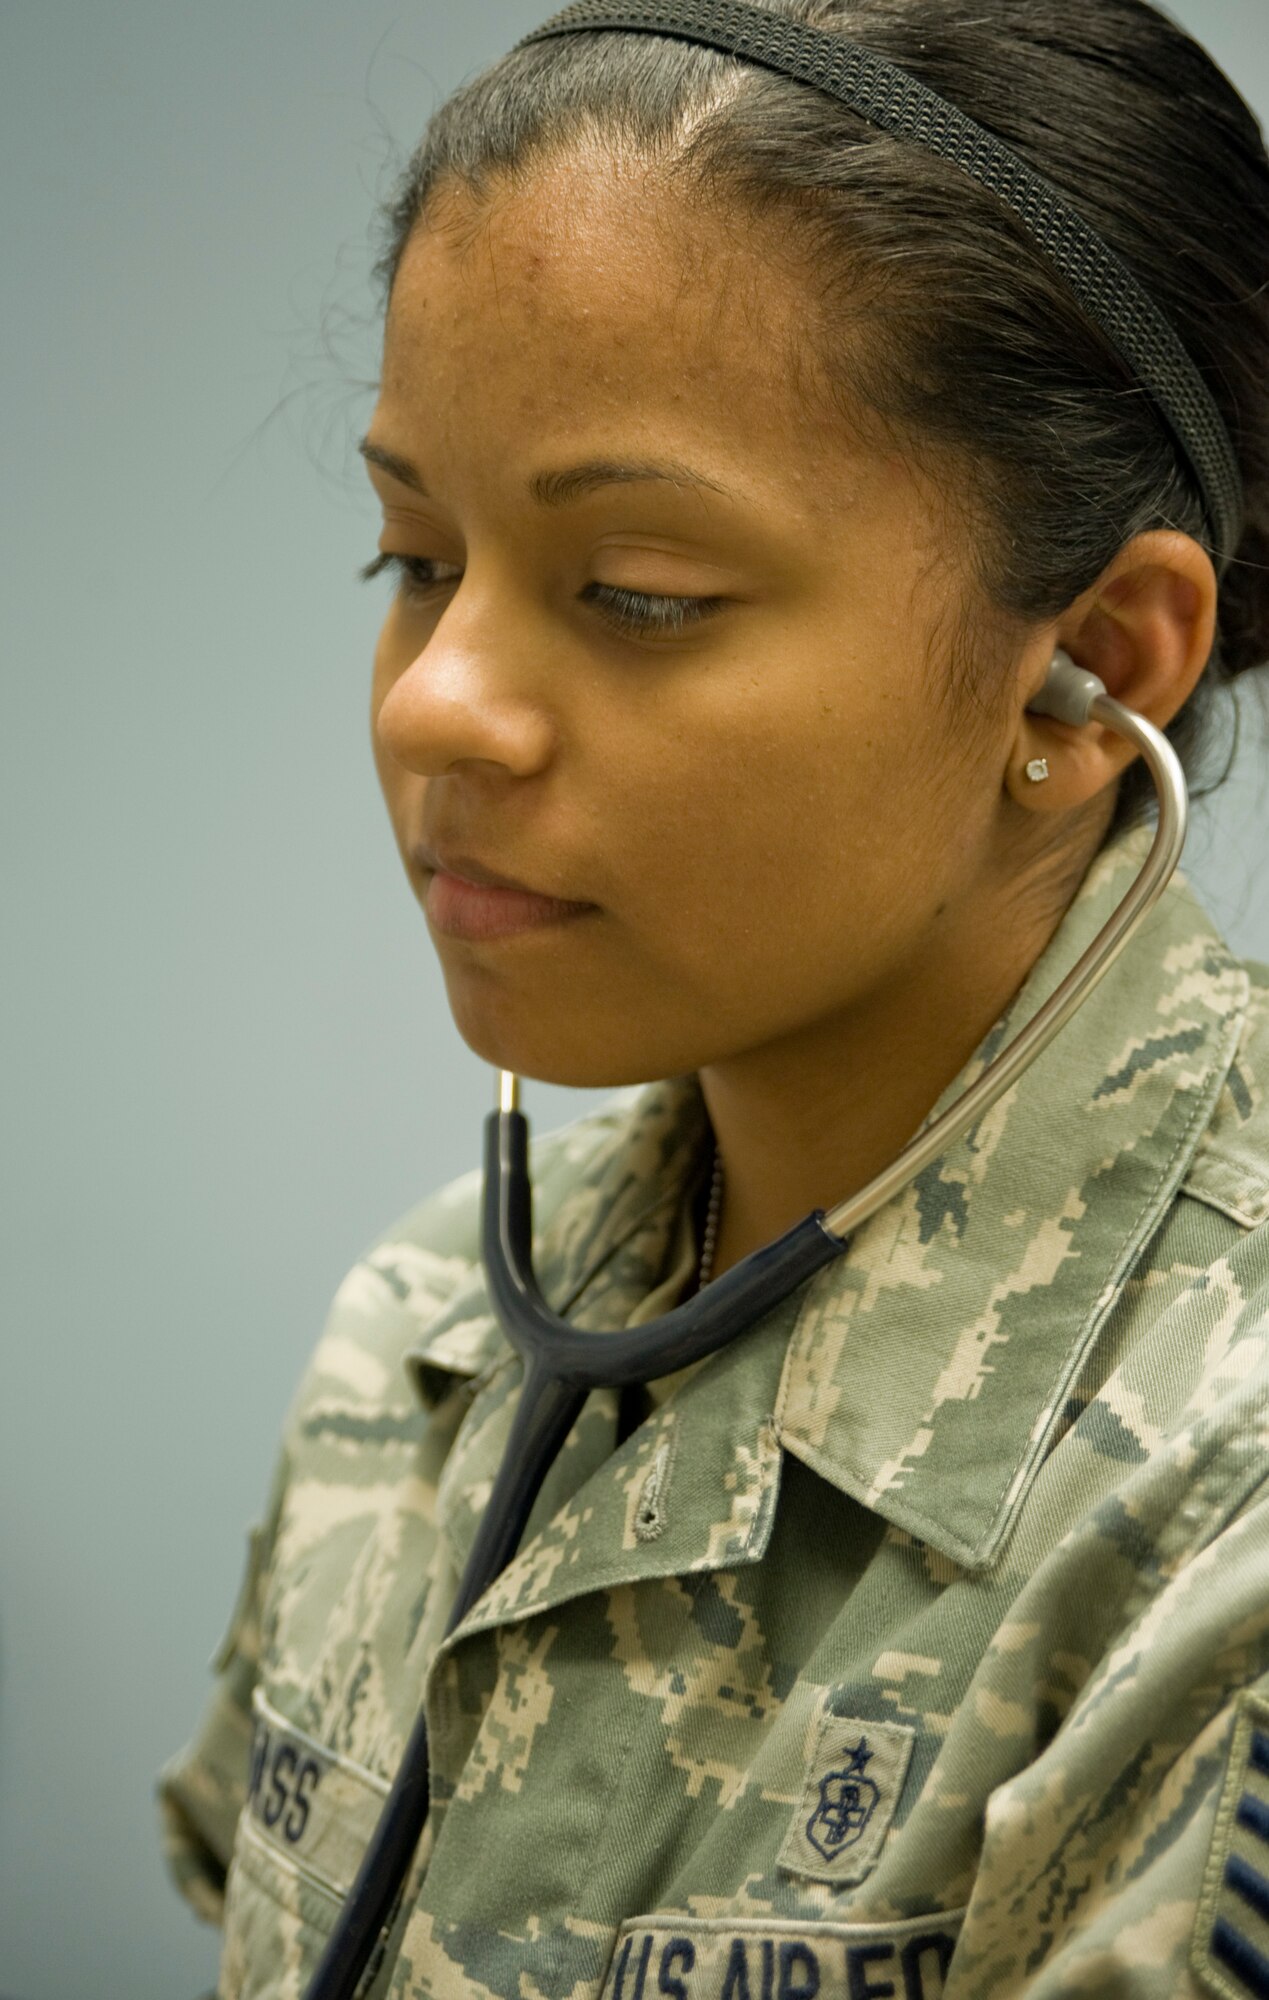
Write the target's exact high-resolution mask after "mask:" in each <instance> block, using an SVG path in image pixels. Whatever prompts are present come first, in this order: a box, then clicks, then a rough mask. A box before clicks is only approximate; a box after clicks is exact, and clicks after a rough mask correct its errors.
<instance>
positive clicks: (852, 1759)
mask: <svg viewBox="0 0 1269 2000" xmlns="http://www.w3.org/2000/svg"><path fill="white" fill-rule="evenodd" d="M915 1741H916V1731H915V1729H908V1728H906V1727H904V1725H903V1724H901V1723H898V1722H864V1721H861V1720H859V1719H858V1718H857V1717H851V1716H840V1715H826V1716H825V1717H824V1718H823V1720H822V1721H821V1723H820V1727H819V1731H818V1733H817V1735H816V1738H815V1743H814V1746H813V1748H812V1751H811V1755H810V1758H809V1760H808V1762H807V1767H806V1780H805V1783H804V1785H803V1788H802V1797H801V1800H800V1801H799V1803H798V1807H797V1810H796V1812H795V1813H794V1815H793V1821H792V1824H791V1825H790V1827H789V1831H788V1833H787V1835H786V1836H785V1841H784V1845H783V1847H782V1848H781V1849H780V1857H779V1859H780V1866H781V1868H783V1869H784V1870H785V1872H786V1873H787V1874H790V1875H804V1876H807V1877H809V1878H810V1880H811V1881H813V1882H836V1883H851V1882H862V1881H863V1879H864V1877H865V1876H866V1875H867V1874H868V1873H869V1871H870V1869H871V1868H872V1867H873V1866H874V1864H875V1862H876V1859H877V1856H878V1854H879V1853H880V1852H881V1843H882V1841H883V1840H884V1839H885V1837H886V1830H887V1828H888V1827H889V1825H890V1822H891V1820H892V1819H893V1818H894V1812H895V1807H896V1806H897V1805H898V1803H899V1796H900V1794H901V1792H902V1791H903V1781H904V1778H905V1777H906V1776H907V1770H908V1763H909V1760H910V1758H911V1756H912V1746H913V1744H914V1743H915Z"/></svg>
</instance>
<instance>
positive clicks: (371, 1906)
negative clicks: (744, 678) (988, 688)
mask: <svg viewBox="0 0 1269 2000" xmlns="http://www.w3.org/2000/svg"><path fill="white" fill-rule="evenodd" d="M1028 713H1029V714H1032V715H1047V716H1052V717H1054V718H1055V719H1056V720H1057V721H1059V722H1067V723H1071V724H1075V725H1083V724H1084V723H1087V722H1100V723H1102V724H1104V725H1105V727H1106V728H1107V729H1111V730H1114V731H1115V732H1116V733H1117V734H1118V735H1121V736H1126V737H1127V738H1128V739H1129V741H1130V742H1132V743H1133V744H1135V745H1136V747H1137V749H1138V750H1139V751H1140V752H1141V754H1142V756H1143V757H1144V758H1145V761H1146V764H1147V765H1148V767H1149V770H1150V774H1151V777H1152V778H1153V779H1154V782H1155V786H1156V788H1157V790H1158V795H1159V817H1158V826H1157V829H1156V832H1155V837H1154V841H1153V843H1152V845H1151V848H1150V852H1149V854H1148V856H1147V857H1146V861H1145V865H1144V867H1143V868H1142V870H1141V872H1140V874H1139V875H1138V877H1137V879H1136V881H1135V882H1134V883H1133V885H1132V887H1131V889H1130V890H1129V891H1128V893H1127V895H1126V896H1125V897H1124V898H1123V900H1122V902H1121V903H1120V904H1119V906H1118V908H1117V909H1116V910H1115V912H1114V914H1113V916H1112V917H1111V918H1110V919H1109V921H1108V922H1107V923H1106V924H1105V925H1103V927H1102V929H1101V930H1100V931H1099V932H1098V934H1097V936H1096V937H1095V938H1094V940H1093V942H1092V944H1091V945H1090V946H1089V947H1088V949H1087V951H1086V952H1085V953H1084V955H1083V957H1082V958H1080V959H1079V960H1078V961H1077V963H1076V964H1075V965H1074V966H1073V967H1072V969H1071V971H1070V972H1068V973H1067V975H1066V977H1065V978H1064V979H1063V980H1062V982H1061V984H1060V985H1059V986H1058V988H1057V989H1056V991H1055V992H1054V993H1052V994H1051V995H1050V997H1049V999H1048V1000H1047V1001H1046V1002H1045V1003H1044V1005H1043V1006H1042V1007H1041V1008H1040V1009H1039V1011H1038V1012H1037V1013H1036V1014H1035V1015H1034V1016H1033V1017H1032V1019H1031V1020H1030V1021H1029V1022H1028V1023H1027V1025H1026V1027H1024V1028H1023V1029H1022V1030H1021V1032H1020V1033H1019V1034H1018V1035H1017V1036H1015V1038H1014V1040H1013V1041H1012V1042H1010V1044H1009V1046H1008V1047H1007V1048H1006V1049H1005V1050H1004V1051H1003V1052H1002V1053H1001V1054H1000V1055H999V1056H997V1057H996V1059H995V1061H994V1062H992V1063H991V1064H990V1066H989V1067H988V1068H987V1069H986V1070H985V1071H984V1072H983V1074H982V1076H980V1077H979V1079H978V1081H977V1082H976V1083H974V1084H972V1085H970V1087H969V1088H968V1089H967V1090H965V1091H964V1092H963V1093H962V1094H961V1096H960V1097H958V1098H957V1100H956V1102H955V1103H954V1104H952V1105H950V1106H949V1108H948V1109H947V1110H946V1111H945V1112H944V1113H943V1114H942V1116H941V1117H939V1118H937V1119H935V1120H934V1122H933V1123H932V1124H930V1125H927V1126H925V1127H923V1128H922V1130H921V1131H920V1132H919V1133H918V1134H917V1136H916V1137H915V1138H914V1139H913V1140H912V1142H911V1143H910V1144H909V1145H908V1146H906V1147H905V1148H904V1150H903V1152H902V1153H900V1155H899V1157H898V1159H897V1160H895V1161H894V1162H893V1164H892V1165H891V1166H889V1167H887V1168H886V1170H885V1172H884V1173H881V1174H878V1175H877V1177H876V1178H875V1180H872V1181H870V1182H869V1183H868V1185H867V1186H866V1187H864V1188H861V1189H860V1190H859V1192H858V1193H857V1194H855V1195H852V1197H851V1198H850V1200H849V1201H844V1202H841V1203H839V1205H838V1206H837V1207H836V1208H832V1209H829V1210H828V1211H827V1212H826V1211H825V1210H824V1209H816V1210H815V1211H814V1212H813V1213H812V1214H811V1215H808V1216H807V1217H806V1219H805V1221H803V1222H799V1223H798V1224H797V1225H796V1227H795V1228H793V1229H790V1230H789V1231H787V1233H786V1234H785V1235H783V1236H781V1237H779V1238H778V1239H777V1240H776V1241H775V1242H774V1243H768V1244H767V1245H766V1246H765V1247H764V1248H763V1249H761V1250H755V1251H754V1252H753V1254H752V1255H751V1256H749V1257H746V1258H745V1259H744V1261H743V1263H740V1264H736V1265H734V1266H733V1268H732V1269H731V1270H730V1271H726V1272H724V1273H723V1275H722V1277H720V1278H716V1279H715V1280H714V1281H713V1283H712V1284H710V1285H708V1286H707V1287H706V1288H705V1290H704V1291H701V1292H698V1293H697V1294H696V1295H695V1296H694V1297H692V1298H690V1299H688V1300H686V1301H685V1303H684V1304H682V1305H680V1306H676V1307H675V1309H674V1310H673V1312H669V1313H666V1314H664V1315H663V1316H662V1317H661V1318H660V1319H655V1320H651V1321H649V1322H648V1323H647V1324H646V1325H644V1326H638V1327H629V1328H626V1329H625V1330H624V1331H621V1332H617V1333H594V1332H590V1331H581V1330H579V1329H578V1328H576V1327H573V1326H570V1325H569V1323H568V1321H567V1320H563V1319H560V1318H559V1317H558V1316H557V1315H556V1314H555V1313H553V1312H552V1311H551V1308H550V1306H549V1305H548V1304H547V1303H546V1300H545V1299H544V1298H543V1297H542V1294H541V1292H540V1291H539V1289H538V1284H537V1279H536V1278H535V1276H534V1272H533V1252H532V1242H533V1191H532V1189H531V1187H530V1185H529V1167H528V1159H529V1126H528V1121H527V1119H526V1118H525V1117H524V1115H523V1113H522V1112H521V1110H520V1108H519V1088H520V1086H519V1078H518V1077H517V1076H516V1075H515V1074H514V1073H513V1072H511V1071H510V1070H500V1071H499V1073H498V1075H499V1087H498V1099H499V1101H498V1108H497V1110H496V1111H493V1112H491V1113H490V1114H489V1116H488V1118H487V1119H486V1121H485V1180H484V1199H483V1209H482V1242H481V1253H482V1259H483V1262H484V1268H485V1276H486V1281H487V1284H488V1290H489V1298H490V1302H491V1304H492V1306H493V1309H494V1312H495V1314H496V1315H497V1318H498V1320H499V1322H500V1324H501V1326H502V1330H503V1332H504V1333H505V1334H506V1336H507V1339H508V1340H509V1341H510V1343H511V1345H512V1346H513V1347H514V1348H515V1349H516V1351H517V1353H518V1354H519V1355H520V1356H521V1358H522V1360H523V1362H524V1386H523V1388H522V1390H521V1393H520V1401H519V1405H518V1407H517V1409H516V1413H515V1417H514V1420H513V1422H512V1427H511V1434H510V1436H509V1438H508V1440H507V1446H506V1451H505V1453H504V1455H503V1460H502V1464H501V1466H500V1468H499V1471H498V1476H497V1478H496V1480H495V1481H494V1487H493V1491H492V1493H491V1495H490V1498H489V1502H488V1504H487V1506H486V1508H485V1511H484V1513H483V1515H482V1516H481V1521H480V1526H479V1528H478V1530H477V1533H476V1538H475V1541H474V1542H473V1544H472V1549H471V1553H470V1555H469V1556H468V1559H467V1564H466V1567H465V1569H464V1571H463V1574H462V1577H461V1579H460V1582H459V1585H458V1594H457V1596H456V1597H455V1599H454V1605H453V1609H452V1611H451V1613H450V1617H449V1623H448V1624H447V1626H446V1628H445V1637H446V1638H448V1637H449V1635H450V1634H451V1633H452V1632H453V1631H454V1629H455V1628H456V1626H458V1625H459V1624H460V1623H461V1621H462V1620H463V1619H464V1618H465V1617H466V1615H467V1613H468V1611H469V1610H470V1609H471V1607H472V1605H473V1604H474V1603H475V1602H476V1600H477V1598H479V1597H480V1596H482V1595H483V1593H484V1592H485V1591H486V1590H487V1589H488V1587H489V1585H490V1584H491V1583H492V1582H493V1581H494V1579H495V1578H496V1577H497V1576H498V1575H500V1573H501V1572H502V1570H503V1569H505V1567H506V1565H507V1564H508V1563H509V1562H510V1561H511V1558H512V1557H513V1555H514V1554H515V1552H516V1549H517V1547H518V1545H519V1541H520V1537H521V1535H522V1534H523V1532H524V1527H525V1523H526V1522H527V1520H528V1518H529V1513H530V1510H531V1508H532V1506H533V1502H534V1500H535V1499H536V1497H537V1494H538V1490H539V1488H540V1487H541V1485H542V1481H543V1479H544V1478H545V1476H546V1473H547V1471H548V1469H549V1467H550V1466H551V1464H552V1462H553V1461H554V1459H555V1456H556V1453H557V1452H558V1451H559V1449H560V1447H561V1445H562V1444H563V1443H564V1440H565V1438H566V1437H567V1435H568V1433H569V1431H570V1430H571V1429H572V1427H573V1425H574V1423H575V1422H576V1420H577V1417H578V1415H579V1414H580V1412H581V1408H582V1405H583V1403H584V1402H585V1401H586V1398H587V1396H588V1395H589V1393H590V1391H591V1390H592V1389H597V1388H600V1387H607V1388H625V1387H627V1386H628V1385H631V1384H634V1383H639V1382H650V1381H655V1380H656V1379H657V1378H658V1377H659V1376H662V1375H669V1374H671V1373H673V1372H674V1371H675V1370H677V1369H679V1368H686V1367H687V1366H688V1365H689V1364H690V1363H691V1362H694V1361H700V1360H703V1359H704V1357H705V1356H706V1355H709V1354H713V1353H715V1352H716V1351H717V1349H719V1348H720V1347H723V1346H725V1345H726V1344H727V1343H728V1342H729V1341H731V1340H735V1339H736V1338H737V1337H738V1336H739V1335H740V1334H742V1333H744V1332H746V1331H747V1330H748V1329H749V1328H751V1327H753V1326H755V1325H756V1324H757V1323H758V1322H759V1321H760V1320H761V1319H762V1318H763V1317H764V1315H765V1314H767V1313H768V1312H770V1311H771V1310H772V1308H773V1307H775V1306H777V1305H778V1304H779V1303H780V1302H781V1300H782V1299H785V1298H787V1297H788V1296H789V1294H790V1293H791V1292H793V1291H795V1290H796V1289H797V1287H798V1286H799V1285H802V1284H805V1282H806V1280H807V1279H808V1278H811V1277H814V1275H815V1273H816V1272H817V1271H819V1270H822V1269H823V1268H824V1266H825V1265H826V1264H831V1263H832V1262H833V1260H834V1258H836V1257H840V1256H841V1255H842V1254H843V1252H845V1251H846V1250H848V1249H849V1247H850V1242H851V1238H852V1236H853V1234H854V1232H855V1230H856V1229H858V1228H859V1226H860V1224H861V1223H862V1222H865V1221H866V1220H867V1219H868V1217H869V1216H871V1215H873V1214H874V1213H875V1212H876V1210H877V1209H879V1208H881V1207H882V1206H883V1205H884V1203H886V1202H888V1201H889V1200H890V1199H891V1197H892V1196H893V1195H896V1194H898V1193H899V1192H900V1190H901V1189H902V1188H904V1187H905V1186H906V1185H907V1183H908V1182H909V1181H910V1180H912V1179H913V1178H914V1177H915V1176H916V1175H917V1174H919V1173H920V1172H921V1170H922V1169H923V1168H924V1167H926V1166H928V1165H929V1163H930V1162H931V1161H932V1160H934V1159H937V1158H938V1156H939V1155H940V1154H941V1153H943V1152H944V1151H945V1150H946V1149H947V1147H948V1146H949V1145H950V1144H951V1143H952V1142H953V1140H955V1139H959V1138H960V1137H961V1135H962V1134H963V1133H964V1132H967V1131H968V1130H969V1128H970V1127H971V1126H972V1125H974V1124H976V1123H977V1121H978V1120H979V1119H980V1118H981V1117H982V1116H983V1114H984V1113H985V1112H986V1111H987V1110H988V1109H989V1108H990V1106H991V1105H993V1104H994V1103H995V1102H996V1100H997V1098H999V1097H1001V1096H1003V1094H1004V1092H1005V1091H1007V1090H1008V1089H1009V1088H1010V1086H1011V1085H1012V1084H1013V1083H1015V1082H1016V1080H1017V1079H1018V1077H1020V1076H1021V1075H1022V1073H1023V1071H1024V1070H1025V1069H1027V1068H1028V1067H1029V1066H1030V1064H1031V1063H1033V1062H1034V1061H1035V1059H1036V1057H1037V1056H1038V1055H1039V1054H1040V1052H1041V1050H1042V1049H1044V1048H1046V1047H1047V1046H1048V1044H1049V1043H1050V1042H1051V1041H1052V1040H1053V1037H1054V1036H1055V1035H1056V1034H1057V1033H1058V1032H1059V1030H1060V1029H1061V1028H1062V1027H1064V1026H1065V1024H1066V1022H1067V1021H1069V1020H1070V1018H1071V1016H1072V1014H1074V1013H1075V1012H1076V1010H1077V1009H1078V1008H1079V1007H1080V1006H1081V1005H1082V1004H1083V1002H1084V1001H1085V1000H1086V999H1087V998H1088V996H1089V994H1090V993H1091V992H1092V990H1093V988H1094V987H1095V986H1096V985H1097V983H1098V981H1099V980H1100V979H1101V978H1102V977H1103V976H1104V975H1105V974H1106V973H1107V972H1108V971H1109V970H1110V967H1111V966H1112V965H1113V964H1114V962H1115V960H1116V958H1118V956H1119V954H1120V952H1121V951H1122V950H1123V948H1124V946H1125V944H1126V943H1127V942H1128V939H1129V937H1130V936H1131V934H1132V932H1133V931H1134V930H1135V929H1136V927H1137V925H1138V924H1139V923H1140V922H1141V920H1142V918H1143V917H1144V916H1145V915H1146V913H1147V911H1149V910H1150V909H1151V908H1152V906H1153V905H1154V903H1155V902H1157V900H1158V898H1159V897H1160V896H1161V895H1162V893H1163V891H1164V889H1165V888H1166V886H1167V884H1168V882H1169V880H1170V879H1171V876H1172V874H1173V871H1174V870H1175V868H1176V866H1177V863H1178V862H1179V860H1180V858H1181V850H1182V848H1183V846H1184V845H1185V833H1186V827H1187V824H1188V820H1189V800H1188V795H1187V792H1186V785H1185V776H1184V773H1183V772H1182V769H1181V766H1180V763H1179V761H1178V759H1177V756H1176V753H1175V751H1174V750H1173V748H1172V746H1171V744H1170V743H1169V742H1168V740H1167V738H1166V737H1165V736H1164V735H1163V734H1162V733H1161V732H1160V731H1159V730H1157V729H1156V728H1155V727H1154V725H1153V724H1152V723H1149V722H1146V721H1145V720H1144V719H1143V718H1142V717H1141V716H1139V715H1135V714H1134V713H1133V712H1132V710H1131V709H1127V708H1124V707H1123V706H1122V704H1121V703H1119V702H1117V701H1113V700H1112V699H1111V697H1110V696H1109V695H1108V694H1107V692H1106V689H1105V687H1104V686H1103V684H1102V682H1101V681H1100V680H1098V678H1097V676H1096V674H1090V673H1086V672H1085V671H1084V670H1083V669H1082V668H1080V667H1077V666H1076V665H1075V664H1074V662H1073V661H1072V660H1071V658H1070V656H1069V654H1067V653H1063V652H1059V653H1057V654H1056V655H1055V657H1054V660H1053V664H1052V666H1051V667H1050V669H1049V674H1048V678H1047V680H1046V681H1045V684H1044V687H1043V688H1042V689H1041V691H1040V693H1039V695H1038V696H1037V697H1036V699H1035V700H1034V701H1033V702H1032V703H1031V704H1030V707H1029V709H1028ZM428 1797H429V1791H428V1752H427V1727H426V1721H425V1717H424V1713H423V1710H422V1709H421V1708H420V1710H419V1715H418V1719H417V1721H416V1722H415V1724H414V1728H413V1730H412V1732H411V1735H410V1739H409V1742H408V1743H407V1745H406V1749H405V1754H404V1756H403V1758H402V1760H401V1766H400V1769H399V1770H398V1772H397V1775H396V1779H395V1782H394V1783H393V1786H392V1789H391V1791H390V1792H389V1794H388V1797H387V1799H386V1801H385V1803H384V1807H383V1811H382V1813H381V1815H380V1818H379V1823H378V1825H377V1827H376V1828H375V1832H374V1834H373V1836H372V1838H371V1841H370V1844H369V1846H368V1848H367V1850H366V1854H365V1857H364V1859H363V1861H362V1864H361V1867H360V1869H359V1870H358V1873H357V1879H356V1881H355V1882H354V1883H353V1885H352V1888H351V1890H350V1891H349V1893H348V1896H347V1899H346V1901H345V1903H344V1906H343V1908H342V1910H341V1911H340V1914H339V1917H338V1919H337V1921H336V1923H335V1927H334V1929H333V1930H332V1932H331V1935H330V1938H329V1940H328V1941H327V1945H326V1949H325V1951H324V1952H323V1954H322V1957H321V1961H320V1963H319V1965H318V1967H317V1970H316V1972H315V1973H314V1975H313V1980H312V1983H311V1984H310V1986H309V1988H308V1992H307V1995H306V2000H353V1995H354V1993H355V1992H356V1991H357V1990H358V1983H359V1981H360V1980H361V1979H362V1977H363V1974H364V1973H365V1972H366V1971H367V1968H368V1967H369V1966H371V1961H372V1959H373V1961H374V1964H373V1966H372V1967H371V1970H370V1977H369V1979H368V1980H367V1982H366V1983H367V1985H369V1984H370V1982H371V1981H373V1979H374V1977H375V1976H376V1974H377V1971H378V1969H379V1966H380V1964H381V1963H382V1955H383V1951H384V1950H385V1949H386V1944H387V1936H388V1933H389V1932H390V1930H391V1928H392V1925H393V1923H394V1921H395V1918H396V1914H397V1911H398V1910H399V1907H400V1896H401V1890H402V1887H403V1884H404V1882H405V1879H406V1876H407V1874H408V1872H409V1868H410V1864H411V1861H412V1859H413V1857H414V1852H415V1849H416V1847H417V1846H418V1842H419V1837H420V1835H421V1834H422V1831H423V1825H424V1822H425V1820H426V1819H427V1812H428ZM362 1990H363V1991H364V1990H365V1989H364V1988H363V1989H362Z"/></svg>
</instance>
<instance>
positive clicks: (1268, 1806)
mask: <svg viewBox="0 0 1269 2000" xmlns="http://www.w3.org/2000/svg"><path fill="white" fill-rule="evenodd" d="M1190 1964H1191V1965H1192V1967H1193V1969H1194V1972H1195V1973H1196V1975H1197V1977H1198V1978H1199V1980H1200V1981H1201V1983H1202V1985H1203V1987H1204V1988H1205V1990H1206V1991H1207V1992H1209V1993H1215V1994H1217V1995H1219V1996H1220V2000H1269V1700H1266V1698H1265V1697H1264V1696H1263V1695H1258V1694H1253V1693H1252V1692H1251V1691H1250V1689H1247V1690H1245V1691H1244V1692H1243V1693H1242V1694H1241V1695H1240V1696H1239V1698H1238V1703H1237V1706H1236V1708H1235V1711H1234V1729H1233V1734H1232V1735H1231V1737H1230V1743H1229V1758H1228V1762H1227V1764H1226V1767H1225V1784H1224V1787H1223V1789H1222V1792H1221V1799H1220V1804H1219V1806H1218V1807H1217V1810H1216V1824H1215V1826H1214V1827H1213V1829H1212V1844H1211V1848H1210V1850H1209V1852H1208V1857H1207V1868H1206V1871H1205V1873H1204V1876H1203V1888H1202V1893H1201V1895H1200V1897H1199V1905H1198V1915H1197V1918H1196V1920H1195V1925H1194V1935H1193V1939H1192V1942H1191V1947H1190Z"/></svg>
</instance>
